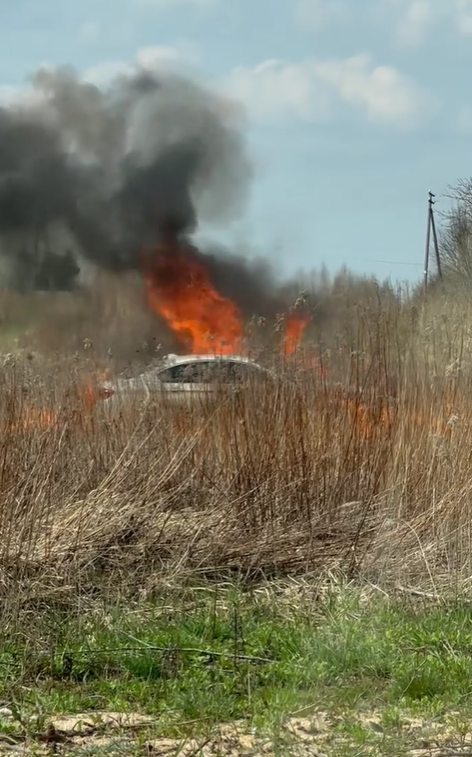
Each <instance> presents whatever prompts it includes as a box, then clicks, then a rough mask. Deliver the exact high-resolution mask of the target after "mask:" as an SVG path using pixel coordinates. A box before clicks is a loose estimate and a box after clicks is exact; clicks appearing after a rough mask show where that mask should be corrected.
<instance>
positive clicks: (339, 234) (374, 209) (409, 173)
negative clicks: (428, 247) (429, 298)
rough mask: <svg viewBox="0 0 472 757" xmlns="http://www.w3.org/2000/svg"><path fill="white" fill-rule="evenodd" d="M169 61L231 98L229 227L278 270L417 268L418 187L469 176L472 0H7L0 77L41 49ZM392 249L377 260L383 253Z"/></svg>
mask: <svg viewBox="0 0 472 757" xmlns="http://www.w3.org/2000/svg"><path fill="white" fill-rule="evenodd" d="M133 62H138V63H143V64H146V65H151V64H152V65H156V66H159V65H160V64H165V65H175V66H177V67H179V68H181V69H182V68H183V69H184V70H186V71H189V72H190V73H191V74H194V75H195V76H197V77H199V78H201V79H203V80H207V81H210V82H212V83H213V84H214V85H215V86H216V87H218V88H219V89H221V90H222V91H224V92H225V93H226V94H227V95H229V96H231V97H235V98H236V99H237V100H238V101H240V102H241V103H242V104H243V105H244V107H245V112H246V121H247V132H248V140H249V145H250V150H251V154H252V155H253V157H254V161H255V165H256V175H255V180H254V183H253V186H252V190H251V193H250V197H249V198H248V206H247V209H246V212H245V214H244V216H243V217H242V218H241V219H239V220H238V222H237V223H235V224H234V226H233V227H231V229H230V230H227V231H225V232H221V231H218V232H215V234H219V235H220V236H221V237H222V238H223V239H224V240H225V241H226V240H228V239H234V240H235V243H237V244H238V245H240V244H245V245H246V246H248V247H253V248H254V249H256V250H258V251H260V252H261V253H262V254H264V255H267V256H271V257H273V258H274V260H276V261H277V264H278V265H281V266H282V267H283V269H284V270H285V271H287V272H293V271H296V270H297V269H305V270H307V271H309V270H311V269H314V268H318V267H320V266H321V264H323V263H325V264H326V265H327V267H328V269H329V270H331V271H335V270H336V269H338V268H339V267H340V266H341V265H342V264H344V263H345V264H346V265H348V266H349V268H351V269H353V270H355V271H358V272H369V273H374V274H375V275H376V276H378V277H379V278H385V277H387V276H391V277H392V278H394V279H410V280H411V279H415V278H417V277H418V276H420V275H421V268H422V259H423V248H424V238H425V227H426V202H427V193H428V190H429V189H431V190H432V191H434V192H436V194H437V196H438V201H439V202H438V205H437V209H438V210H439V209H440V208H441V207H443V208H444V207H445V206H446V200H445V199H444V198H441V194H442V193H443V192H444V191H445V190H446V188H447V185H448V184H451V183H452V184H453V183H455V182H456V180H457V179H459V178H467V177H469V176H470V175H472V149H471V148H472V98H471V85H470V74H469V72H470V70H471V64H472V0H93V1H92V0H81V2H80V3H75V2H65V0H16V2H14V3H7V2H5V3H2V4H1V8H0V63H1V65H0V71H1V74H0V92H1V91H2V90H3V91H4V92H5V93H6V94H8V92H10V91H14V90H16V88H18V87H21V86H23V85H24V82H25V80H26V78H27V77H28V76H29V75H30V74H31V73H32V72H33V71H34V70H35V69H36V68H38V66H40V65H42V64H48V65H60V64H64V63H69V64H72V65H73V66H74V67H75V68H77V69H78V70H79V71H81V72H83V73H84V76H85V77H86V78H91V79H93V80H96V81H100V80H101V79H106V77H107V76H109V75H110V73H113V71H115V70H116V71H119V70H121V69H122V67H123V66H126V65H129V64H132V63H133ZM378 261H387V262H378Z"/></svg>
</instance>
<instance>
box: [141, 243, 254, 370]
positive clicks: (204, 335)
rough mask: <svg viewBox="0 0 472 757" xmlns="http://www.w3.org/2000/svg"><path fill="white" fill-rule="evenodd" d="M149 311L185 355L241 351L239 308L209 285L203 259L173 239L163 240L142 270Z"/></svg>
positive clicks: (226, 353)
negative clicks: (169, 332) (163, 321)
mask: <svg viewBox="0 0 472 757" xmlns="http://www.w3.org/2000/svg"><path fill="white" fill-rule="evenodd" d="M146 269H147V270H146V274H145V279H146V285H147V299H148V304H149V307H150V308H151V309H152V310H153V311H154V312H155V313H156V314H157V315H160V316H161V317H163V318H164V320H165V321H166V323H167V325H168V326H169V328H170V329H171V331H172V333H173V334H174V336H175V337H176V339H177V340H178V341H179V342H180V344H182V346H183V347H185V349H186V350H187V351H188V352H189V353H191V354H198V353H215V354H220V355H228V354H232V353H235V352H239V351H240V350H241V343H242V335H243V329H242V323H241V316H240V312H239V308H238V307H237V306H236V304H235V303H234V302H232V301H231V300H228V299H227V298H225V297H223V296H222V295H221V294H220V293H219V292H218V291H217V290H216V289H215V288H214V286H213V285H212V283H211V281H210V278H209V276H208V272H207V270H206V267H205V265H204V263H203V261H202V260H201V259H200V258H198V257H197V256H196V255H194V254H192V248H191V247H190V246H189V245H186V244H185V243H180V242H179V241H178V240H166V241H165V243H162V244H161V245H159V246H158V247H157V248H156V249H155V250H154V254H153V260H152V261H151V263H150V265H147V266H146Z"/></svg>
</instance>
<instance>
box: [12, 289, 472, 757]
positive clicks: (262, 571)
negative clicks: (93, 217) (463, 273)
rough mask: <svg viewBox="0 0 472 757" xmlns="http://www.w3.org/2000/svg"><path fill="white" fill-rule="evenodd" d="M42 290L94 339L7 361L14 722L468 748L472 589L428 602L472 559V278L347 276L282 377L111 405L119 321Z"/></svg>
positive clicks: (83, 741)
mask: <svg viewBox="0 0 472 757" xmlns="http://www.w3.org/2000/svg"><path fill="white" fill-rule="evenodd" d="M348 284H349V282H348ZM338 296H339V294H338ZM81 303H82V304H81ZM43 304H44V306H45V309H46V310H47V309H48V308H49V309H50V313H54V312H56V318H55V320H56V321H58V322H59V321H60V320H61V319H60V317H59V313H62V314H63V313H64V311H63V310H62V308H64V307H65V308H66V310H67V308H70V315H71V320H73V321H74V322H75V323H76V324H77V329H76V330H75V332H74V333H75V334H76V335H78V336H80V340H81V341H80V349H79V343H75V344H74V345H73V348H72V349H71V350H70V351H69V352H68V351H67V350H66V349H64V350H63V351H62V352H61V354H55V353H54V352H52V351H48V350H47V349H46V348H45V346H44V345H45V342H44V341H42V337H43V336H44V333H46V334H47V333H48V331H47V328H49V327H47V323H48V321H47V319H46V320H45V321H44V322H42V321H41V320H40V321H39V326H38V327H37V330H36V331H34V332H32V333H31V334H30V337H29V339H30V343H28V344H27V343H26V342H25V344H24V347H25V349H24V351H21V350H17V349H15V350H11V354H8V355H7V354H5V356H4V359H3V365H2V366H1V368H0V397H1V405H0V427H1V435H0V488H1V491H2V498H1V499H0V569H1V570H0V603H1V623H0V635H1V637H2V644H1V650H2V651H1V655H0V687H1V690H2V694H1V697H2V704H4V708H3V710H2V709H1V708H0V719H1V722H2V724H3V725H2V730H3V733H4V740H3V741H0V745H1V744H3V745H4V747H5V749H10V748H12V747H14V748H16V746H18V744H19V743H21V744H22V743H23V742H24V740H25V739H26V742H27V744H28V748H31V749H32V750H35V749H36V750H41V749H43V748H44V749H52V748H53V747H54V748H57V749H60V750H62V751H63V752H64V753H70V752H71V751H72V750H76V751H78V752H80V751H83V752H88V753H90V751H92V752H93V751H94V750H95V751H97V750H98V752H99V753H100V750H101V751H102V752H104V753H108V754H110V753H112V752H113V750H115V751H117V752H118V753H121V754H130V753H133V752H132V751H131V750H134V752H136V754H142V753H143V750H146V749H148V751H149V750H151V751H152V749H151V747H152V748H153V749H154V751H155V752H156V753H157V754H159V753H161V754H162V753H166V752H164V751H163V750H164V741H163V740H165V739H168V741H167V742H166V743H167V747H168V751H167V753H168V754H178V753H182V754H183V753H186V754H198V753H199V750H200V753H202V754H205V751H204V750H205V749H206V750H207V753H212V752H211V751H208V750H211V749H213V753H215V750H217V749H220V753H222V754H231V753H234V754H243V753H245V752H246V753H250V754H252V753H257V751H258V750H259V751H262V750H263V744H264V739H266V738H267V739H270V749H272V751H273V752H274V753H278V754H287V753H289V754H290V753H293V754H297V753H300V754H310V753H311V754H316V751H314V750H316V749H318V751H321V752H324V753H327V754H340V755H343V754H364V753H372V754H401V753H402V751H403V752H408V750H410V751H411V750H412V749H413V748H418V749H419V750H420V751H419V752H418V753H419V754H421V749H423V753H425V754H426V753H429V752H428V750H429V751H430V752H432V753H436V754H441V751H440V749H443V747H444V749H445V748H446V747H447V746H448V743H447V739H448V738H450V740H451V741H450V745H451V750H452V751H454V750H455V751H456V752H457V751H458V750H459V749H462V751H463V753H464V749H465V748H466V747H465V745H466V744H468V743H469V742H468V740H470V739H469V735H468V726H467V723H466V721H467V718H468V716H469V714H470V702H469V692H470V683H469V682H470V680H471V677H470V673H471V668H470V662H469V657H470V653H469V646H470V635H471V633H470V631H469V625H470V619H469V608H468V606H467V604H466V603H460V602H459V601H458V600H457V601H456V602H452V603H448V604H445V603H441V602H436V603H435V604H434V603H431V606H426V605H430V598H431V597H434V598H437V597H438V596H443V595H448V594H451V592H452V593H454V592H455V593H456V596H460V595H461V593H462V592H463V589H464V587H465V588H467V586H468V581H469V577H470V571H471V569H472V565H471V554H472V550H471V537H470V498H471V493H472V490H471V483H470V450H471V449H472V444H471V442H472V428H471V424H472V413H470V390H471V388H472V371H471V365H470V360H469V357H468V353H469V345H470V343H471V341H470V340H471V339H472V332H471V331H470V329H469V325H468V324H469V323H470V322H472V321H471V320H470V317H469V310H468V307H469V306H468V303H467V302H458V301H457V300H456V301H454V302H453V301H451V300H450V299H448V295H446V294H445V295H444V296H443V297H439V296H438V297H436V299H435V300H434V301H433V300H431V301H430V302H429V303H428V304H427V306H426V307H425V308H423V309H422V310H421V312H419V311H418V309H417V305H415V303H414V302H413V301H410V300H408V301H402V299H401V298H397V299H395V298H392V292H391V290H389V289H388V288H386V289H383V288H382V287H371V286H370V285H369V286H366V287H365V288H364V289H362V288H361V289H359V288H357V289H355V288H354V289H351V288H350V285H349V286H348V285H346V290H345V291H344V294H343V306H342V308H341V310H340V311H339V313H338V316H339V317H338V319H337V320H336V319H334V320H333V321H331V322H330V324H331V325H330V329H328V330H326V331H324V330H323V329H321V331H319V332H317V326H316V323H314V324H313V328H312V331H311V333H310V334H308V335H307V336H308V337H309V338H310V339H311V345H310V347H311V349H310V359H311V360H312V359H313V356H314V355H315V356H316V360H312V362H310V363H308V364H307V362H306V360H305V354H304V352H303V350H300V351H299V352H298V353H296V354H295V355H294V356H293V357H292V358H291V359H290V360H285V361H282V364H279V366H278V369H279V373H280V380H279V381H277V382H276V383H275V385H274V388H273V390H270V391H267V392H264V394H263V395H262V396H261V394H260V393H258V392H257V391H256V390H255V389H254V388H252V387H247V388H246V389H247V391H244V392H243V393H242V394H241V393H237V394H235V395H234V396H232V395H230V396H225V398H224V400H222V401H221V402H220V401H219V400H218V401H217V402H216V403H212V404H211V405H201V406H198V407H194V408H191V409H187V410H186V411H185V412H175V409H174V410H172V411H168V410H166V409H165V408H163V407H157V406H149V407H146V408H143V407H142V406H141V405H140V404H139V403H137V402H135V401H133V400H130V402H129V403H127V404H126V405H125V406H123V407H122V408H121V410H120V412H119V413H118V414H117V415H116V416H113V417H108V416H107V415H106V414H102V413H100V412H98V411H97V407H96V406H94V405H93V404H92V405H91V404H90V403H89V402H88V399H89V397H90V381H91V380H92V379H95V378H96V377H97V376H100V375H102V373H103V371H104V370H107V371H108V370H112V371H113V370H114V368H115V367H116V366H115V362H114V357H113V355H111V356H110V355H109V354H108V348H106V349H105V347H106V345H107V334H108V332H107V331H106V330H105V331H104V332H101V331H100V329H99V326H100V324H99V323H98V324H97V329H98V338H97V339H89V338H88V337H89V336H90V331H88V329H89V327H90V322H89V320H88V318H89V312H88V310H89V307H88V305H89V304H90V303H89V302H88V300H87V299H85V301H81V299H80V297H78V299H77V300H73V301H70V302H69V304H67V305H65V304H64V302H63V301H61V303H60V304H58V303H57V302H56V301H55V299H54V296H51V298H46V300H43ZM81 307H82V308H83V311H82V316H83V321H82V320H81V318H78V311H77V308H79V309H80V308H81ZM55 308H57V310H55ZM123 310H125V311H126V308H125V309H123V308H121V307H118V305H117V314H119V313H120V312H122V311H123ZM97 311H98V308H97ZM117 317H118V316H117ZM5 318H6V316H5ZM66 320H67V319H66ZM6 321H7V322H8V318H6ZM53 321H54V318H53ZM112 321H113V319H112ZM49 323H50V321H49ZM258 328H259V326H258ZM260 328H261V329H262V330H263V329H264V328H266V326H264V324H262V325H261V326H260ZM114 329H115V331H117V332H119V329H116V324H115V326H114ZM44 330H45V331H44ZM110 330H112V329H111V326H110ZM51 333H57V332H54V328H52V327H51ZM253 336H254V334H253ZM256 337H257V338H259V337H258V335H257V334H256V335H255V338H256ZM25 339H26V337H25ZM35 340H36V341H35ZM52 341H53V342H54V339H52ZM270 341H271V340H270V339H266V338H265V337H264V334H262V335H260V338H259V343H260V344H261V345H262V346H261V348H260V354H259V358H260V360H261V361H267V362H270V361H271V360H272V359H273V354H272V353H271V350H270V349H269V348H268V346H267V345H268V344H270ZM40 345H41V346H40ZM148 347H149V345H148V346H147V347H146V349H148ZM137 349H138V348H137ZM139 349H140V348H139ZM143 350H144V348H143ZM154 351H155V350H154ZM112 352H113V350H112ZM144 352H146V350H144ZM143 354H144V353H143V351H142V352H140V355H139V356H138V357H139V359H140V360H142V361H143V362H146V361H148V360H149V353H146V355H147V356H146V357H143ZM321 368H322V370H320V369H321ZM327 570H333V571H334V572H335V574H336V575H344V576H346V580H347V581H348V582H349V583H348V585H347V586H345V585H341V586H339V585H338V584H336V583H335V582H334V583H333V580H332V579H331V580H330V581H328V582H326V581H324V580H321V579H320V575H321V576H326V571H327ZM287 575H290V576H292V577H295V578H292V581H291V582H288V581H287V582H285V581H284V580H283V579H282V577H284V576H287ZM307 575H310V576H311V577H312V578H311V579H310V580H309V581H308V579H305V578H302V577H303V576H307ZM268 579H271V582H270V583H268V582H267V581H268ZM225 582H226V583H225ZM355 586H357V587H358V588H357V589H356V588H355ZM362 586H364V587H365V586H370V587H377V588H371V589H370V590H363V591H362V590H361V589H359V587H362ZM176 587H179V588H178V589H176ZM326 587H327V588H326ZM415 592H419V597H420V598H419V599H418V598H417V599H416V600H415V601H416V602H419V603H420V605H421V606H417V605H415V606H413V605H412V603H411V596H414V595H415V594H414V593H415ZM423 600H425V601H426V605H425V606H423V604H424V602H423ZM433 605H434V606H433ZM2 712H3V714H2ZM74 713H75V714H77V718H76V720H75V721H74V723H75V725H76V726H77V728H76V731H75V735H74V733H73V729H72V726H71V721H68V725H65V721H64V720H58V718H59V717H60V716H63V715H64V714H69V715H73V714H74ZM113 713H121V714H123V713H127V714H128V716H129V718H131V719H132V720H133V718H134V720H133V722H128V724H123V723H122V724H121V726H119V727H116V722H115V725H114V726H113V725H110V723H109V722H108V723H107V722H105V721H107V718H108V720H109V719H110V717H111V715H112V714H113ZM138 715H139V718H141V719H140V720H139V723H138V722H137V721H136V718H138ZM120 717H121V715H120ZM142 718H149V719H150V722H143V720H142ZM54 722H55V723H56V725H55V730H54V728H53V727H52V725H51V724H52V723H54ZM77 731H78V732H79V733H77ZM307 734H308V735H307ZM192 739H193V741H192ZM195 739H197V741H195ZM238 739H239V741H238ZM435 739H436V740H437V745H438V748H437V749H436V752H434V749H435ZM243 741H244V745H245V746H244V745H243ZM422 743H423V746H421V744H422ZM182 744H185V746H182V749H187V752H183V751H182V749H180V746H179V745H182ZM203 745H204V746H203ZM439 745H441V746H439ZM243 746H244V748H243ZM167 747H166V748H167ZM200 747H202V748H201V749H200ZM179 749H180V752H179ZM267 749H269V746H267ZM444 749H443V753H444V754H445V753H446V752H445V751H444ZM467 749H469V750H470V747H467ZM159 750H160V751H159ZM202 750H203V751H202ZM231 750H233V751H232V752H231ZM251 750H252V751H251ZM297 750H298V752H297ZM303 750H305V751H303ZM310 750H311V752H310ZM216 753H218V751H216ZM269 753H270V752H269Z"/></svg>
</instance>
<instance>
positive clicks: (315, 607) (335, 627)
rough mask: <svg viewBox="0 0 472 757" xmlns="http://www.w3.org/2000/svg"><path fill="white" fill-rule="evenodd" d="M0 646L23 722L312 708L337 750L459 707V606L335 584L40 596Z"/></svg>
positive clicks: (468, 628) (462, 684) (275, 726)
mask: <svg viewBox="0 0 472 757" xmlns="http://www.w3.org/2000/svg"><path fill="white" fill-rule="evenodd" d="M13 628H14V630H13ZM0 649H1V653H0V691H1V697H2V699H3V700H4V701H5V702H8V704H9V706H11V707H12V708H13V710H14V712H15V713H17V715H18V718H19V720H21V721H23V725H24V723H25V722H26V721H27V719H28V718H31V717H32V716H34V718H35V720H34V722H35V728H40V727H45V725H46V723H47V722H48V718H50V717H52V716H54V715H56V716H57V715H59V714H62V713H80V712H89V713H93V711H104V710H112V711H120V712H142V713H147V714H149V715H151V716H153V717H155V720H156V725H155V726H154V733H155V734H158V735H166V736H174V737H175V736H177V737H183V736H190V735H195V734H198V733H206V732H208V729H211V728H213V727H217V726H220V725H221V724H225V723H229V722H231V721H234V720H238V721H240V720H242V721H244V722H245V723H246V726H247V728H248V729H250V728H251V727H252V728H257V729H258V730H259V731H260V732H263V731H268V732H271V733H272V734H276V733H278V734H279V735H280V733H281V727H282V724H283V723H284V722H285V721H286V719H287V718H289V717H290V716H292V717H293V716H295V715H297V714H302V715H303V717H306V716H307V715H309V716H311V715H313V713H316V712H319V711H324V712H328V713H330V717H332V718H333V720H332V724H331V726H330V731H331V733H332V734H335V735H336V736H337V738H339V739H340V740H341V741H340V744H341V746H340V745H339V744H338V746H337V748H338V749H339V748H341V747H342V745H343V744H344V745H346V744H347V745H349V744H351V745H352V744H354V745H355V744H357V745H358V746H359V748H360V747H361V746H362V744H364V746H366V745H369V744H371V742H372V743H373V742H375V743H376V744H377V746H376V748H377V749H379V748H380V747H379V744H384V746H385V749H387V747H388V749H391V748H392V743H395V744H397V746H396V747H395V748H397V747H398V748H400V746H399V744H400V741H401V738H400V736H401V734H402V732H403V731H402V718H403V717H404V716H405V713H408V714H409V716H412V715H415V714H416V715H420V716H421V717H422V718H433V719H439V720H440V721H441V722H444V718H445V713H450V712H454V713H456V715H455V717H456V718H458V721H457V722H458V723H459V721H460V720H461V717H462V715H463V716H464V717H465V715H466V714H467V713H469V712H472V707H471V704H472V607H471V606H470V605H469V604H466V603H460V602H449V603H448V604H447V605H442V606H435V607H429V608H425V607H422V608H420V607H415V606H413V605H410V606H405V604H404V603H403V604H402V603H400V602H398V601H393V600H387V599H386V598H385V597H383V596H381V595H378V596H376V595H374V596H368V597H366V596H365V595H364V594H361V593H360V592H359V591H358V590H355V589H351V588H348V587H334V589H333V588H332V589H330V590H329V591H328V592H326V593H324V595H323V596H322V597H319V596H316V594H315V592H314V591H313V592H312V591H304V592H302V593H301V594H300V593H299V592H297V593H295V594H293V592H291V591H289V590H288V589H286V590H282V589H281V588H280V587H272V588H270V587H269V588H267V589H260V590H257V591H252V592H244V591H243V590H239V589H238V588H236V587H219V588H217V589H210V588H208V587H206V588H205V587H200V588H194V589H187V590H185V591H184V590H181V591H179V592H178V594H175V593H172V592H171V593H166V595H165V596H162V597H161V598H157V599H153V600H152V601H144V600H143V601H137V602H136V604H135V605H134V606H129V605H128V606H126V607H122V606H121V607H120V606H116V605H115V606H112V607H104V606H103V605H100V606H98V605H96V606H93V605H90V606H88V607H87V608H78V610H77V611H76V612H74V613H71V611H70V609H69V610H68V611H67V612H64V611H63V610H61V609H60V608H54V607H51V608H50V609H47V610H44V611H43V612H42V613H39V614H38V616H37V617H36V619H35V621H34V625H32V626H31V628H30V630H29V631H28V625H27V624H26V625H24V626H23V627H22V629H21V632H20V631H19V629H18V627H17V626H14V627H12V628H11V629H10V630H5V631H4V632H3V633H2V634H1V635H0ZM341 713H342V717H341ZM366 713H377V714H376V721H375V722H372V723H371V722H370V721H369V719H368V717H367V719H366V715H365V714H366ZM379 713H380V715H379ZM361 714H362V718H361V719H360V715H361ZM337 718H338V719H339V718H340V719H339V722H337ZM18 726H19V723H18V722H17V723H16V725H15V722H13V724H12V722H9V723H5V724H4V730H7V731H12V730H15V728H16V727H18ZM456 730H457V732H459V731H460V728H459V726H458V725H457V728H456ZM392 739H393V741H392ZM342 748H344V747H342ZM346 748H347V746H346ZM349 748H350V747H349ZM366 748H367V747H366ZM369 748H370V747H369ZM382 748H383V747H382ZM339 753H340V754H341V753H343V752H342V751H341V752H339ZM347 753H350V752H346V754H347ZM352 753H354V752H352ZM361 753H362V752H361ZM379 753H383V752H379ZM385 753H387V752H385Z"/></svg>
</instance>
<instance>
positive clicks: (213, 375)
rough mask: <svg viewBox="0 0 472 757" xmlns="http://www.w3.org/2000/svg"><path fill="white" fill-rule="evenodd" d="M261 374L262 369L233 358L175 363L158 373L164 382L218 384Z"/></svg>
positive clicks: (238, 380) (243, 379)
mask: <svg viewBox="0 0 472 757" xmlns="http://www.w3.org/2000/svg"><path fill="white" fill-rule="evenodd" d="M261 374H262V372H261V371H260V369H259V368H257V367H256V366H254V365H251V364H246V363H237V362H233V361H231V360H199V361H198V362H197V361H195V362H194V363H182V364H179V365H173V366H172V367H170V368H166V370H164V371H161V372H160V373H159V374H158V375H159V380H160V381H162V382H163V383H164V384H176V383H181V384H216V383H222V382H223V383H233V382H234V383H236V382H237V383H239V382H240V381H247V380H249V379H250V378H251V377H253V376H254V377H255V376H259V377H260V376H261Z"/></svg>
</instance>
